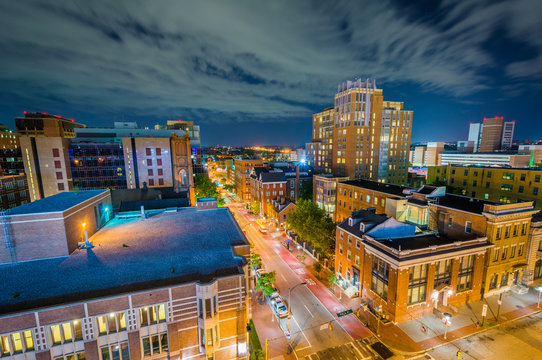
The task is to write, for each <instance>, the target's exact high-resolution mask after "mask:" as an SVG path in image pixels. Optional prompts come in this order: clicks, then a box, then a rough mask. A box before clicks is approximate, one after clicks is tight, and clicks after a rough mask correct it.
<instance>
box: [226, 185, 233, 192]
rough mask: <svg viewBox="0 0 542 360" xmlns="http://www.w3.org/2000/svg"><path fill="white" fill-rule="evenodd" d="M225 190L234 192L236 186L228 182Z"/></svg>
mask: <svg viewBox="0 0 542 360" xmlns="http://www.w3.org/2000/svg"><path fill="white" fill-rule="evenodd" d="M224 190H226V191H230V192H233V191H235V186H234V185H230V184H226V185H224Z"/></svg>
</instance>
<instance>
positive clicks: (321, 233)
mask: <svg viewBox="0 0 542 360" xmlns="http://www.w3.org/2000/svg"><path fill="white" fill-rule="evenodd" d="M286 222H287V223H288V227H289V228H290V229H292V230H293V231H294V232H295V233H297V235H298V236H300V237H301V239H303V240H306V241H307V242H308V243H309V245H310V246H311V247H312V248H313V249H315V250H316V251H318V252H319V253H320V254H322V255H324V256H329V255H330V254H331V253H333V251H332V250H333V248H332V247H333V244H334V243H335V241H334V240H335V239H334V238H335V223H334V222H333V220H331V218H330V217H329V216H328V215H327V213H326V212H325V211H324V210H323V209H320V208H319V207H318V206H316V205H315V204H314V203H313V202H312V201H309V200H304V199H300V200H299V201H298V202H297V209H296V210H295V211H294V212H292V213H290V214H288V216H287V217H286Z"/></svg>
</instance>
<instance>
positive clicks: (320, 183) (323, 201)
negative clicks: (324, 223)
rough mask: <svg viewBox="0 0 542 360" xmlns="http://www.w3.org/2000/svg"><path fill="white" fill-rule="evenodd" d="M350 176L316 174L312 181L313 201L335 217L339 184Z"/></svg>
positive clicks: (330, 215)
mask: <svg viewBox="0 0 542 360" xmlns="http://www.w3.org/2000/svg"><path fill="white" fill-rule="evenodd" d="M346 180H348V178H337V177H333V175H330V174H324V175H315V176H314V177H313V183H312V201H313V202H314V203H315V204H316V205H317V206H318V207H319V208H320V209H324V210H325V211H326V213H327V214H328V215H329V217H330V218H331V219H335V209H336V206H337V184H338V183H339V182H340V181H346Z"/></svg>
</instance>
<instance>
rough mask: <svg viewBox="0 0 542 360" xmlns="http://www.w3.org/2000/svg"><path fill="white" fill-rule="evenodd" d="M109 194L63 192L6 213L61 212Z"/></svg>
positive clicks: (100, 192)
mask: <svg viewBox="0 0 542 360" xmlns="http://www.w3.org/2000/svg"><path fill="white" fill-rule="evenodd" d="M106 192H109V189H103V190H86V191H78V192H74V191H64V192H61V193H58V194H56V195H52V196H49V197H46V198H43V199H41V200H37V201H34V202H31V203H27V204H24V205H21V206H17V207H15V208H13V209H9V210H7V211H6V213H7V214H8V215H26V214H39V213H48V212H62V211H65V210H68V209H69V208H71V207H74V206H75V205H77V204H80V203H82V202H84V201H87V200H89V199H91V198H93V197H95V196H97V195H100V194H102V193H106Z"/></svg>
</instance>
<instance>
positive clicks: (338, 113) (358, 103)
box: [307, 79, 412, 184]
mask: <svg viewBox="0 0 542 360" xmlns="http://www.w3.org/2000/svg"><path fill="white" fill-rule="evenodd" d="M411 129H412V111H408V110H404V109H403V103H402V102H396V101H385V100H384V98H383V94H382V89H377V87H376V84H375V82H374V81H373V82H370V81H369V80H367V81H361V79H358V80H356V81H347V82H344V83H343V84H341V85H339V86H338V89H337V94H336V95H335V101H334V107H331V108H327V109H325V110H324V111H323V112H321V113H317V114H314V115H313V133H312V143H311V144H319V145H311V146H308V150H307V155H308V157H309V158H310V161H311V165H312V166H313V167H314V168H315V169H316V171H317V172H320V173H326V174H334V175H336V176H339V177H350V178H361V177H363V178H368V179H372V180H375V181H381V182H392V183H398V184H400V183H405V182H406V178H407V167H408V159H409V156H408V153H409V146H410V134H411Z"/></svg>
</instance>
